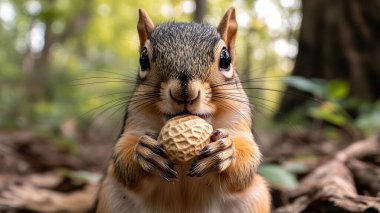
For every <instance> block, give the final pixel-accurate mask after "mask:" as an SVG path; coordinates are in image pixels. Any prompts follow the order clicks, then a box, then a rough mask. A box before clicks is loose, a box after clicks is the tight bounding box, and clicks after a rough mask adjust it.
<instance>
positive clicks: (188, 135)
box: [158, 115, 213, 164]
mask: <svg viewBox="0 0 380 213" xmlns="http://www.w3.org/2000/svg"><path fill="white" fill-rule="evenodd" d="M212 131H213V129H212V126H211V125H210V124H209V123H207V122H206V121H205V120H203V119H202V118H199V117H198V116H193V115H183V116H177V117H174V118H172V119H170V120H169V121H167V122H166V124H165V125H164V127H162V129H161V132H160V135H159V136H158V142H159V143H162V145H163V147H164V149H165V150H166V152H167V154H168V157H169V159H170V160H172V161H173V162H174V163H177V164H181V163H185V162H187V161H189V160H191V159H193V158H194V157H195V156H198V155H199V153H200V152H201V150H202V149H203V147H204V146H205V145H206V144H207V143H209V142H210V135H211V133H212Z"/></svg>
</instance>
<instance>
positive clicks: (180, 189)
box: [143, 165, 221, 212]
mask: <svg viewBox="0 0 380 213" xmlns="http://www.w3.org/2000/svg"><path fill="white" fill-rule="evenodd" d="M176 170H177V171H178V175H179V178H178V180H177V181H174V182H166V181H163V180H162V179H158V180H156V181H155V185H154V186H153V187H154V189H151V190H148V191H147V192H148V193H147V194H146V195H145V196H146V197H145V199H144V198H143V199H144V201H143V202H145V204H146V205H147V206H150V208H152V209H157V210H158V209H162V210H163V212H169V211H170V212H212V211H211V209H212V208H213V205H217V203H219V198H218V197H219V196H218V194H219V195H220V194H221V191H220V190H221V189H219V191H218V188H217V187H216V185H217V183H215V182H213V181H214V180H212V179H210V178H208V177H207V176H206V177H202V178H196V177H189V176H187V171H188V170H189V166H188V165H186V166H178V167H176ZM149 191H150V192H149ZM187 210H189V211H187ZM195 210H196V211H195Z"/></svg>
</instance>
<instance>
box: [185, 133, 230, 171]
mask: <svg viewBox="0 0 380 213" xmlns="http://www.w3.org/2000/svg"><path fill="white" fill-rule="evenodd" d="M219 134H220V133H219ZM223 136H224V137H223V138H220V139H218V140H217V141H215V142H212V143H210V144H208V145H206V146H205V147H204V148H203V150H202V152H201V154H200V155H199V157H198V158H196V159H195V160H194V162H193V164H192V165H191V167H190V170H189V172H188V175H189V176H190V177H194V176H196V177H200V176H202V175H204V174H207V173H210V172H222V171H224V170H226V169H227V168H228V167H229V166H230V165H231V164H232V163H233V161H234V159H235V148H234V146H233V142H232V140H231V139H230V138H229V137H228V135H227V134H225V135H223Z"/></svg>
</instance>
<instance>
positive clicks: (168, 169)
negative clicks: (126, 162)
mask: <svg viewBox="0 0 380 213" xmlns="http://www.w3.org/2000/svg"><path fill="white" fill-rule="evenodd" d="M135 159H136V161H137V162H138V163H139V164H140V166H141V168H142V169H144V170H145V171H146V172H149V173H158V174H159V175H160V176H161V177H162V178H163V179H165V180H167V181H171V180H173V179H177V176H178V174H177V172H176V171H175V170H174V163H173V162H172V161H170V160H169V159H168V158H167V155H166V152H165V150H164V149H163V147H162V146H161V145H160V144H157V141H155V140H154V139H153V138H152V137H150V136H148V135H143V136H141V137H140V142H139V144H138V145H137V147H136V153H135Z"/></svg>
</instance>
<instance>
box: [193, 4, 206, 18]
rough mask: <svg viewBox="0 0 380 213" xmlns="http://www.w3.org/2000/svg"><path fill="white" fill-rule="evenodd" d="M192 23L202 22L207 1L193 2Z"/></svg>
mask: <svg viewBox="0 0 380 213" xmlns="http://www.w3.org/2000/svg"><path fill="white" fill-rule="evenodd" d="M195 6H196V8H195V11H194V21H195V22H203V20H204V18H205V15H206V12H207V0H195Z"/></svg>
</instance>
